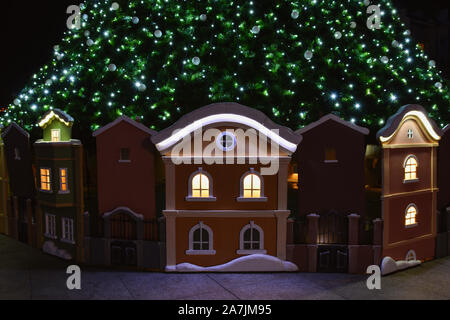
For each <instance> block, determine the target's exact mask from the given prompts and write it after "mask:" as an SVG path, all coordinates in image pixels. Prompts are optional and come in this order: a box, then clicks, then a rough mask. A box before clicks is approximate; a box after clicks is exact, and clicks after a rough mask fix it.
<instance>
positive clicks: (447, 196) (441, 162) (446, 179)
mask: <svg viewBox="0 0 450 320" xmlns="http://www.w3.org/2000/svg"><path fill="white" fill-rule="evenodd" d="M449 167H450V124H449V125H447V126H446V127H445V128H444V129H443V130H442V139H441V142H440V143H439V157H438V172H439V175H438V186H439V192H438V210H439V211H441V213H444V212H445V211H446V209H447V208H448V207H450V169H449Z"/></svg>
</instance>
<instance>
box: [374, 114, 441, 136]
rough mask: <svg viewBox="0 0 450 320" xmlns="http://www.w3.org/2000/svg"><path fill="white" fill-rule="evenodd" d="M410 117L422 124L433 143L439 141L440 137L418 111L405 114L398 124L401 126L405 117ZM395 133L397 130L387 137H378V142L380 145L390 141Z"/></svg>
mask: <svg viewBox="0 0 450 320" xmlns="http://www.w3.org/2000/svg"><path fill="white" fill-rule="evenodd" d="M410 116H413V117H416V118H418V119H419V120H420V122H422V124H423V126H424V127H425V130H426V131H427V133H428V134H429V135H430V136H431V137H432V138H433V139H434V140H435V141H439V140H441V137H440V136H439V134H437V133H436V131H434V129H433V126H432V125H431V123H430V121H429V120H428V118H427V116H426V115H424V114H423V113H422V112H420V111H416V110H412V111H409V112H408V113H406V114H405V115H404V116H403V119H402V121H401V122H400V124H402V122H403V121H404V120H405V119H406V118H407V117H410ZM399 127H400V126H399ZM397 132H398V128H397V130H395V131H394V133H393V134H391V135H390V136H389V137H383V136H380V141H381V142H382V143H385V142H388V141H389V140H391V139H392V138H393V137H394V135H396V134H397Z"/></svg>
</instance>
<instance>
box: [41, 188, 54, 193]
mask: <svg viewBox="0 0 450 320" xmlns="http://www.w3.org/2000/svg"><path fill="white" fill-rule="evenodd" d="M39 191H40V192H42V193H53V191H52V190H42V189H39Z"/></svg>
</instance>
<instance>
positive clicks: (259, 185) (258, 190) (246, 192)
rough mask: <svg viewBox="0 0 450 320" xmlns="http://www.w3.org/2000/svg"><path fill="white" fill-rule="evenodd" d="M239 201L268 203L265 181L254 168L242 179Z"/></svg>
mask: <svg viewBox="0 0 450 320" xmlns="http://www.w3.org/2000/svg"><path fill="white" fill-rule="evenodd" d="M238 201H267V198H266V197H265V196H264V180H263V178H262V177H261V176H260V174H259V173H258V172H256V171H255V170H254V169H253V168H251V169H250V171H249V172H246V173H245V174H244V175H243V176H242V177H241V195H240V197H239V198H238Z"/></svg>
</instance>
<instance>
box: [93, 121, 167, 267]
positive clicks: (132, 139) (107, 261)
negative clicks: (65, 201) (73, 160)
mask: <svg viewBox="0 0 450 320" xmlns="http://www.w3.org/2000/svg"><path fill="white" fill-rule="evenodd" d="M155 133H156V132H155V131H153V130H151V129H149V128H147V127H146V126H144V125H142V124H141V123H139V122H136V121H134V120H132V119H130V118H128V117H125V116H122V117H120V118H118V119H117V120H115V121H114V122H112V123H110V124H108V125H106V126H105V127H103V128H100V129H99V130H97V131H95V132H94V134H93V135H94V137H95V138H96V144H97V166H98V168H97V176H98V180H97V181H98V209H99V214H100V217H98V218H99V219H98V220H99V223H98V227H99V228H100V229H101V230H99V232H100V234H102V235H103V236H102V237H101V239H93V237H91V239H90V241H92V243H93V244H94V242H99V244H98V245H91V250H92V252H91V253H90V255H89V256H90V257H89V259H90V261H89V262H90V263H92V264H96V265H100V264H103V265H119V266H120V265H122V266H136V267H145V268H152V269H158V268H160V261H159V257H160V252H159V251H160V249H159V246H158V244H157V243H156V242H155V241H157V240H158V239H157V238H158V237H157V236H158V234H157V221H156V218H157V214H156V208H155V153H156V149H155V147H154V145H153V144H152V142H151V140H150V137H151V136H153V135H154V134H155ZM158 156H159V155H158ZM91 221H93V219H92V218H91ZM100 242H101V243H100Z"/></svg>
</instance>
